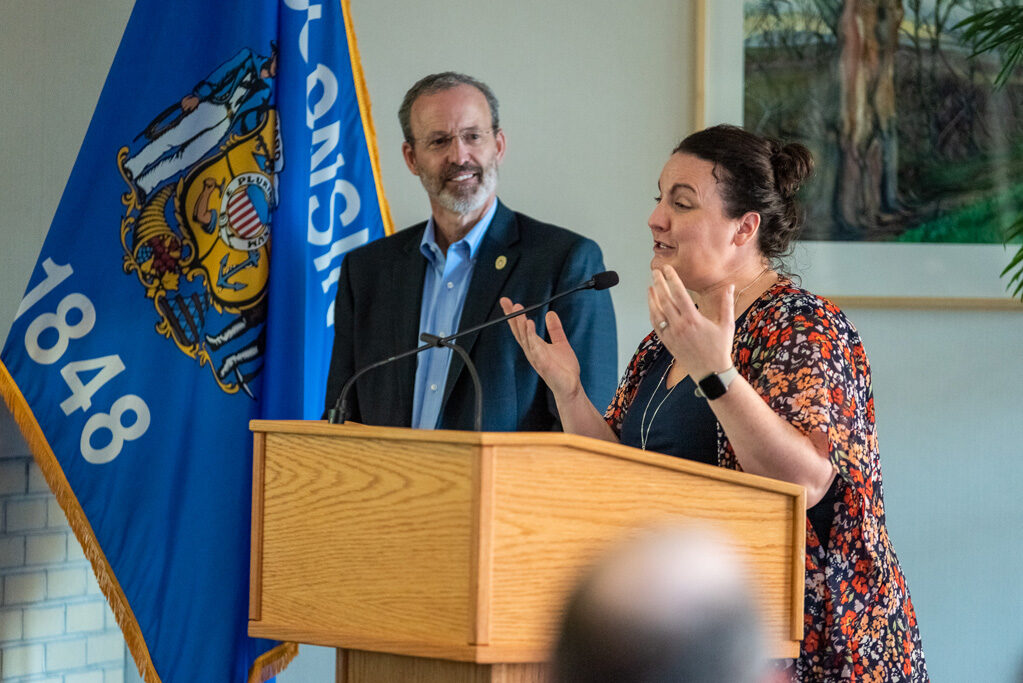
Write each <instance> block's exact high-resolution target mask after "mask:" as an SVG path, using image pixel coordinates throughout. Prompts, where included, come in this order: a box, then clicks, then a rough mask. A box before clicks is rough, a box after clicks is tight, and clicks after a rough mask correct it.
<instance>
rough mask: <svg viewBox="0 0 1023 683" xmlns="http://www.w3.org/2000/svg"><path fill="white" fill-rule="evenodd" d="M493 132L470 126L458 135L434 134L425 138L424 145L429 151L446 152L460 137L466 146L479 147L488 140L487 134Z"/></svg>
mask: <svg viewBox="0 0 1023 683" xmlns="http://www.w3.org/2000/svg"><path fill="white" fill-rule="evenodd" d="M493 132H494V130H493V129H490V130H479V129H477V128H469V129H467V130H463V131H462V132H461V133H459V134H458V135H434V136H432V137H429V138H426V139H425V140H423V147H425V148H426V151H427V152H445V151H447V149H448V148H449V147H450V146H451V143H452V142H454V141H455V138H460V139H461V140H462V144H463V145H465V146H466V147H479V146H480V145H482V144H483V143H484V142H486V140H487V136H488V135H490V134H491V133H493Z"/></svg>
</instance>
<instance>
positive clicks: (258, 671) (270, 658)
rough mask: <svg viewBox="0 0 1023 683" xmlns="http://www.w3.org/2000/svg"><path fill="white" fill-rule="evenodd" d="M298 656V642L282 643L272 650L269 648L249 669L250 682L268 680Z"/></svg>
mask: <svg viewBox="0 0 1023 683" xmlns="http://www.w3.org/2000/svg"><path fill="white" fill-rule="evenodd" d="M297 656H298V643H281V644H280V645H278V646H277V647H275V648H274V649H272V650H267V651H266V652H264V653H263V654H261V655H259V657H257V658H256V661H255V662H253V663H252V668H251V669H249V683H263V682H264V681H268V680H270V679H271V678H273V677H274V676H276V675H277V674H279V673H280V672H282V671H284V668H285V667H286V666H288V664H291V660H293V659H294V658H295V657H297Z"/></svg>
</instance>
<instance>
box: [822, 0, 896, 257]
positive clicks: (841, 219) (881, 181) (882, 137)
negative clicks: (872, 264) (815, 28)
mask: <svg viewBox="0 0 1023 683" xmlns="http://www.w3.org/2000/svg"><path fill="white" fill-rule="evenodd" d="M902 17H903V10H902V3H901V2H900V1H899V0H845V2H844V4H843V7H842V14H841V17H840V19H839V23H838V32H837V33H838V46H839V61H838V71H839V79H838V80H839V88H840V91H841V99H840V117H839V122H838V125H839V131H838V149H839V167H838V177H837V180H836V187H835V199H834V206H833V211H834V216H835V222H836V224H837V225H838V227H839V230H840V231H841V232H842V233H843V234H840V235H838V237H839V238H840V239H871V238H875V239H876V238H878V237H881V236H883V230H884V226H885V224H886V223H888V222H889V221H890V219H892V218H895V216H896V214H898V212H899V210H900V207H899V200H898V175H897V171H898V155H897V149H898V134H897V128H896V107H895V52H896V50H897V49H898V46H899V26H900V24H901V23H902Z"/></svg>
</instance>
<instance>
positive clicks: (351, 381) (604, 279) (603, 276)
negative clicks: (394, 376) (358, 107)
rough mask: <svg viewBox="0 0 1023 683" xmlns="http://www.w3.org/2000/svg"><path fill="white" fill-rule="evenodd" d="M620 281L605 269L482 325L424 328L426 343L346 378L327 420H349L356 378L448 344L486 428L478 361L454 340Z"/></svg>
mask: <svg viewBox="0 0 1023 683" xmlns="http://www.w3.org/2000/svg"><path fill="white" fill-rule="evenodd" d="M617 284H618V273H616V272H615V271H613V270H605V271H604V272H603V273H597V274H596V275H594V276H593V277H591V278H590V279H589V280H587V281H586V282H583V283H580V284H578V285H576V286H575V287H572V288H571V289H567V290H565V291H564V292H558V293H557V294H555V295H554V296H552V297H550V298H549V299H546V300H544V301H541V302H540V303H538V304H533V305H532V306H528V307H526V308H523V309H522V310H520V311H513V312H512V313H509V314H508V315H505V316H502V317H500V318H494V319H493V320H488V321H486V322H485V323H481V324H479V325H475V326H473V327H470V328H468V329H466V330H459V331H458V332H455V333H454V334H449V335H448V336H446V337H438V336H437V335H435V334H430V333H428V332H424V333H423V334H421V335H420V336H419V339H420V340H421V341H423V342H425V343H424V344H423V345H422V346H417V347H416V348H414V349H409V350H408V351H403V352H402V353H399V354H397V355H394V356H390V357H388V358H384V359H383V360H379V361H377V362H375V363H371V364H369V365H367V366H366V367H364V368H362V369H361V370H359V371H357V372H356V373H355V374H354V375H352V376H351V377H349V378H348V381H347V382H345V383H344V386H342V387H341V393H340V394H338V397H337V401H335V402H334V406H333V407H332V408H331V409H330V410H329V411H327V421H328V422H330V423H331V424H340V423H342V422H345V421H347V420H348V414H349V412H350V409H349V407H348V393H349V392H350V391H351V390H352V387H353V386H354V385H355V380H357V379H359V378H360V377H362V376H363V375H365V374H366V373H367V372H369V371H370V370H375V369H376V368H379V367H381V366H382V365H387V364H388V363H393V362H394V361H396V360H401V359H402V358H408V357H409V356H414V355H416V354H418V353H422V352H423V351H426V350H427V349H432V348H440V347H446V348H449V349H452V350H453V351H455V352H456V353H458V355H459V356H461V358H462V360H463V361H465V367H466V369H468V371H469V374H470V375H471V376H472V381H473V385H474V389H475V391H476V401H475V403H476V413H475V417H474V420H473V425H474V429H475V430H476V431H477V432H479V431H482V424H483V391H482V387H481V386H480V378H479V374H478V373H477V372H476V367H475V365H474V364H473V362H472V361H471V360H470V359H469V354H468V353H466V352H465V349H463V348H462V347H460V346H458V344H455V343H454V340H455V339H457V338H459V337H462V336H464V335H467V334H472V333H473V332H479V331H480V330H482V329H485V328H487V327H491V326H492V325H499V324H500V323H503V322H505V321H507V320H509V319H511V318H514V317H516V316H519V315H525V314H526V313H530V312H532V311H535V310H536V309H538V308H540V307H542V306H546V305H547V304H549V303H551V302H553V301H557V300H558V299H560V298H562V297H565V296H568V295H569V294H574V293H576V292H578V291H581V290H583V289H595V290H601V289H608V288H610V287H614V286H615V285H617Z"/></svg>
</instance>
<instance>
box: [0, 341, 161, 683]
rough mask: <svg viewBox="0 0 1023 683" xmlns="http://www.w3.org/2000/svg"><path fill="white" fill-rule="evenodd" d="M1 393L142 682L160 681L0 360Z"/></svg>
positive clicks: (121, 596) (115, 584) (78, 508)
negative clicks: (79, 549)
mask: <svg viewBox="0 0 1023 683" xmlns="http://www.w3.org/2000/svg"><path fill="white" fill-rule="evenodd" d="M0 396H3V399H4V403H6V404H7V408H8V409H9V410H10V411H11V414H12V415H13V416H14V422H15V423H16V424H17V425H18V428H19V429H20V430H21V435H22V436H23V437H25V442H26V443H28V448H29V450H30V451H31V452H32V456H33V457H34V458H35V461H36V464H37V465H39V469H40V470H42V473H43V477H44V478H45V479H46V483H47V484H48V485H49V486H50V490H51V491H53V495H54V496H56V498H57V503H58V504H59V505H60V509H61V510H63V511H64V515H65V516H66V517H67V520H68V524H69V525H70V526H71V530H72V531H73V532H74V533H75V537H76V538H77V539H78V542H79V543H80V544H81V546H82V550H83V551H84V552H85V556H86V557H87V558H89V562H90V563H91V564H92V571H93V573H94V574H95V575H96V582H97V583H98V584H99V587H100V590H102V591H103V595H104V596H106V599H107V602H109V603H110V609H111V611H113V613H114V617H115V618H116V619H117V625H118V626H120V627H121V633H123V634H124V641H125V643H127V645H128V650H129V651H131V656H132V657H133V658H134V659H135V666H136V667H138V670H139V675H140V676H141V677H142V680H143V681H145V683H160V677H159V676H158V675H157V674H156V669H155V668H154V667H153V660H152V658H151V657H150V655H149V648H148V647H147V646H146V641H145V639H143V637H142V631H141V630H140V629H139V624H138V621H137V620H136V619H135V613H134V612H132V610H131V606H130V605H129V604H128V599H127V598H125V596H124V591H122V590H121V584H119V583H118V582H117V577H115V576H114V572H113V570H112V569H111V568H110V563H109V562H107V558H106V555H104V554H103V551H102V550H101V549H100V547H99V543H97V541H96V534H95V532H93V530H92V525H91V524H89V520H88V519H87V518H86V516H85V512H84V511H83V510H82V506H81V504H80V503H79V502H78V497H77V496H75V493H74V491H72V490H71V485H70V484H69V483H68V480H67V477H65V476H64V470H62V469H61V467H60V463H58V462H57V458H56V456H54V454H53V449H52V448H51V447H50V444H49V442H47V440H46V436H45V435H44V434H43V430H42V429H41V428H40V427H39V422H37V421H36V417H35V415H34V414H33V413H32V409H31V408H29V407H28V402H27V401H26V400H25V397H24V395H22V393H21V390H20V389H19V388H18V385H17V384H16V383H15V382H14V378H13V377H11V373H10V372H9V371H8V370H7V366H5V365H4V364H3V362H2V361H0Z"/></svg>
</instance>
